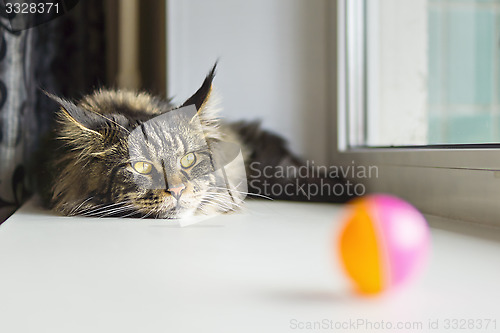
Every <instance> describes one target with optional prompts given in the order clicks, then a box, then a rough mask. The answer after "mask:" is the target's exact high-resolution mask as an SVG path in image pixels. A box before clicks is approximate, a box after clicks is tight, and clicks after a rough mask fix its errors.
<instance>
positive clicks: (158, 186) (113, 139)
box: [40, 66, 349, 218]
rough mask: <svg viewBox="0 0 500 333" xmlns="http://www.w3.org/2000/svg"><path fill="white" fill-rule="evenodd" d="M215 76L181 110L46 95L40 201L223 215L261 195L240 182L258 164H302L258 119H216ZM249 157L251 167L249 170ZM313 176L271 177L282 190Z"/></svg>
mask: <svg viewBox="0 0 500 333" xmlns="http://www.w3.org/2000/svg"><path fill="white" fill-rule="evenodd" d="M214 75H215V66H214V68H213V69H212V70H211V71H210V73H209V74H208V75H207V77H206V78H205V80H204V82H203V84H202V85H201V87H200V88H199V89H198V90H197V91H196V92H195V93H194V94H193V96H191V97H190V98H189V99H188V100H187V101H186V102H184V103H183V104H182V105H180V106H173V105H171V104H170V103H169V102H168V101H165V100H162V99H160V98H157V97H153V96H151V95H149V94H147V93H143V92H132V91H121V90H98V91H96V92H94V93H93V94H91V95H87V96H85V97H83V98H82V99H81V100H80V101H79V102H77V103H74V102H71V101H69V100H66V99H62V98H59V97H56V96H53V95H49V96H50V97H51V98H53V99H54V100H55V101H57V102H58V103H59V105H60V107H61V108H60V110H59V111H58V113H57V124H56V126H55V130H54V133H53V135H54V136H53V139H52V140H51V145H50V146H49V149H47V150H48V153H47V156H46V162H45V163H44V167H43V173H42V176H41V177H40V183H41V184H42V187H41V188H42V197H43V198H44V202H45V204H46V205H47V206H48V207H49V208H51V209H53V210H55V211H57V212H59V213H62V214H65V215H86V216H133V217H154V218H179V217H183V216H188V215H192V214H211V213H214V212H228V211H233V210H236V209H238V208H239V207H240V206H241V203H242V200H243V199H244V197H245V195H246V194H247V193H248V192H249V193H250V194H252V193H259V189H258V188H255V186H254V187H248V190H247V186H246V179H247V178H248V179H249V180H250V179H258V178H259V177H263V176H262V173H261V172H259V168H263V167H264V166H269V165H271V166H279V165H282V166H294V167H298V166H300V165H303V161H302V160H301V159H299V158H297V157H296V156H293V155H292V154H291V153H290V152H289V150H288V149H287V147H286V142H285V141H284V140H283V139H282V138H280V137H279V136H277V135H274V134H272V133H270V132H266V131H263V130H261V128H260V125H259V124H258V123H255V122H254V123H246V122H239V123H224V122H222V121H221V120H220V119H219V118H218V114H217V111H218V110H217V107H216V105H215V101H214V98H213V96H212V95H213V94H212V81H213V79H214ZM238 158H240V159H241V161H240V160H238ZM239 161H240V162H239ZM243 161H244V163H245V164H244V165H243ZM252 163H254V166H255V167H253V168H249V166H250V165H251V164H252ZM245 169H246V170H245ZM320 178H321V177H320ZM322 178H323V179H321V181H322V182H323V181H324V180H325V179H326V181H328V182H330V183H332V184H337V183H343V182H344V180H343V179H327V178H326V177H322ZM267 180H269V179H267ZM318 180H319V179H318V178H317V177H316V178H314V179H300V180H299V181H297V182H295V180H292V179H288V178H279V179H270V180H269V181H271V182H274V183H277V184H279V185H282V186H285V185H287V184H292V183H293V184H298V185H300V184H309V183H311V182H317V181H318ZM271 197H275V198H278V199H294V200H304V199H307V200H312V201H330V202H344V201H346V200H347V199H349V197H348V196H347V195H341V196H336V195H333V196H331V195H329V196H317V197H313V198H311V197H310V196H307V195H306V193H301V192H300V191H297V192H294V194H293V195H284V194H280V195H274V196H273V195H271Z"/></svg>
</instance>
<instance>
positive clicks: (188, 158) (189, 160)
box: [181, 153, 196, 169]
mask: <svg viewBox="0 0 500 333" xmlns="http://www.w3.org/2000/svg"><path fill="white" fill-rule="evenodd" d="M195 162H196V155H195V154H194V153H189V154H186V155H184V156H183V157H182V158H181V166H182V167H183V168H185V169H187V168H189V167H190V166H192V165H193V164H194V163H195Z"/></svg>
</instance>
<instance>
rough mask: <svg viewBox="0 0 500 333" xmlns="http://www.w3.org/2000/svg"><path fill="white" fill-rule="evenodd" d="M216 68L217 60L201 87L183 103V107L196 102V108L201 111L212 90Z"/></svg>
mask: <svg viewBox="0 0 500 333" xmlns="http://www.w3.org/2000/svg"><path fill="white" fill-rule="evenodd" d="M216 68H217V62H215V64H214V67H212V70H211V71H210V72H209V73H208V75H207V77H206V78H205V81H203V84H202V85H201V87H200V89H198V90H197V91H196V92H195V93H194V95H193V96H191V97H189V99H188V100H187V101H185V102H184V104H182V105H181V107H184V106H188V105H192V104H194V105H195V107H196V110H197V111H200V109H201V108H202V106H203V104H205V102H206V101H207V100H208V98H209V96H210V93H211V91H212V81H213V80H214V77H215V70H216Z"/></svg>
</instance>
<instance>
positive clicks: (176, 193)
mask: <svg viewBox="0 0 500 333" xmlns="http://www.w3.org/2000/svg"><path fill="white" fill-rule="evenodd" d="M185 188H186V186H185V185H184V184H180V185H177V186H172V187H170V188H169V189H168V190H167V191H168V192H170V194H171V195H172V196H173V197H174V198H175V200H177V201H179V198H180V197H181V195H182V191H184V189H185Z"/></svg>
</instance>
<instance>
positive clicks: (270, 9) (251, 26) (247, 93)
mask: <svg viewBox="0 0 500 333" xmlns="http://www.w3.org/2000/svg"><path fill="white" fill-rule="evenodd" d="M326 7H327V0H314V1H304V0H253V1H246V0H211V1H206V0H169V1H168V2H167V36H168V37H167V41H168V45H167V57H168V66H167V68H168V69H167V82H168V83H167V94H168V95H169V96H174V97H175V101H177V102H181V101H183V100H184V99H186V98H187V97H188V96H189V95H190V94H191V93H193V92H194V91H195V90H196V89H197V88H198V87H199V85H200V84H201V82H202V80H203V78H204V77H205V75H206V74H207V72H208V70H209V69H210V68H211V66H212V65H213V63H214V62H215V61H216V60H217V59H219V60H220V61H219V67H218V71H217V77H216V80H215V86H216V88H217V90H218V92H219V94H220V95H221V97H222V106H223V109H224V111H223V113H222V114H223V116H224V117H226V118H229V119H248V120H254V119H262V121H263V124H264V126H265V127H266V128H269V129H272V130H273V131H275V132H278V133H280V134H281V135H283V136H285V137H286V138H287V139H288V140H289V141H290V143H291V147H292V149H293V150H294V151H295V152H297V153H299V154H302V155H303V156H305V157H307V158H309V159H314V161H315V162H318V163H325V162H326V160H327V159H326V155H327V151H328V149H327V145H328V131H329V129H328V127H327V126H328V123H329V122H328V111H327V108H328V105H327V100H328V91H327V67H328V66H333V65H334V64H333V63H328V60H327V46H326V45H327V34H326V31H327V27H326V23H327V11H326Z"/></svg>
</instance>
